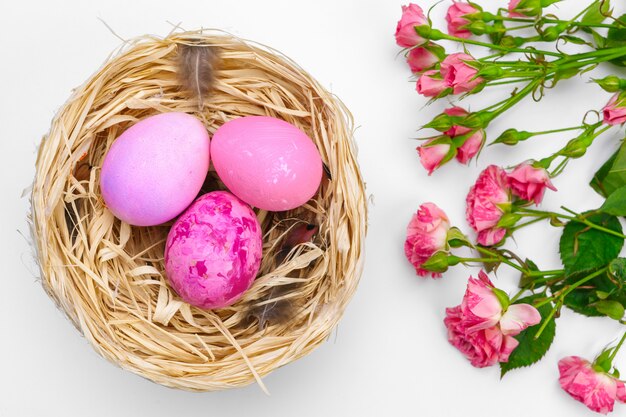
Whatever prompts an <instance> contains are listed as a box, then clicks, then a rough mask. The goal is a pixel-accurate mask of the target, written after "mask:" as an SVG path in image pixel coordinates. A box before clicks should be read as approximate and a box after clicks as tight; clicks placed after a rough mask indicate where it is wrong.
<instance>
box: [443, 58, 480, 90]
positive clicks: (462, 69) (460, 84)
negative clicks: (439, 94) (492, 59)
mask: <svg viewBox="0 0 626 417" xmlns="http://www.w3.org/2000/svg"><path fill="white" fill-rule="evenodd" d="M475 61H476V60H475V59H474V58H472V57H471V56H470V55H467V54H464V53H456V54H450V55H448V56H447V57H446V58H445V59H444V60H443V62H442V63H441V76H442V77H443V80H444V81H445V82H446V85H447V86H448V87H451V88H452V90H453V93H454V94H461V93H466V92H469V91H472V90H474V89H475V88H476V87H477V86H478V85H479V84H481V83H482V82H483V79H482V78H480V77H477V76H476V74H478V70H477V69H476V68H474V67H472V66H471V65H468V64H467V63H468V62H475Z"/></svg>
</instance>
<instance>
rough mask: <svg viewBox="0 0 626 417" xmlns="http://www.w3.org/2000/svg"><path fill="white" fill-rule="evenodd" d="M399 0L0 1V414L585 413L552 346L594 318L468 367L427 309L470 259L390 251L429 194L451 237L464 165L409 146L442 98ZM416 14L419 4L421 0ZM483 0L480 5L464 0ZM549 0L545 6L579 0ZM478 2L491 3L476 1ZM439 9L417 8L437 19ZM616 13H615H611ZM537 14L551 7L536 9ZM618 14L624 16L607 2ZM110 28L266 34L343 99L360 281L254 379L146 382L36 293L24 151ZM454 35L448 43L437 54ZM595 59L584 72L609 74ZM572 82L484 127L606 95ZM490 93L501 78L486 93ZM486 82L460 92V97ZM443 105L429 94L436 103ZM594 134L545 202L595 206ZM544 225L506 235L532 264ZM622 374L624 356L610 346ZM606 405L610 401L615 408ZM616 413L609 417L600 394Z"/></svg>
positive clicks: (537, 121)
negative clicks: (400, 36)
mask: <svg viewBox="0 0 626 417" xmlns="http://www.w3.org/2000/svg"><path fill="white" fill-rule="evenodd" d="M401 3H402V1H395V0H394V1H389V0H384V1H383V0H378V1H364V0H352V1H337V0H317V1H307V2H303V1H286V0H285V1H269V0H266V1H252V0H249V1H243V0H240V1H236V2H235V1H232V2H230V1H204V2H201V1H196V2H193V1H135V2H131V1H118V0H108V1H96V2H88V1H66V2H58V1H45V2H44V1H41V2H39V3H36V2H32V1H25V0H23V1H20V2H9V1H8V0H5V1H2V2H1V3H0V47H1V48H0V82H1V84H0V195H1V196H2V198H1V199H0V207H1V213H2V216H1V217H0V218H1V221H0V227H1V229H0V233H1V236H2V237H1V240H0V244H1V247H0V265H1V268H2V269H1V271H2V272H1V282H2V284H1V286H0V288H1V292H0V416H2V417H5V416H6V417H17V416H42V415H45V416H48V417H53V416H78V415H88V416H113V415H114V416H138V415H150V416H166V415H167V416H169V415H174V416H187V415H189V416H192V415H204V416H208V415H211V416H220V415H227V416H244V415H245V416H270V415H271V416H282V415H285V416H287V415H289V416H292V415H293V416H296V415H297V416H324V415H394V416H395V415H397V416H404V415H421V416H461V415H463V416H496V415H508V416H528V415H533V416H548V415H568V416H587V415H591V414H592V413H590V412H588V411H587V410H586V408H584V406H582V405H581V404H579V403H577V402H575V401H573V400H571V399H570V398H569V397H568V396H567V395H566V394H565V393H564V392H562V391H561V390H560V388H559V387H558V383H557V378H558V372H557V367H556V362H557V361H558V359H559V358H561V357H563V356H565V355H571V354H577V355H581V356H584V357H587V358H589V359H592V358H593V356H594V355H595V354H596V353H598V352H599V350H600V349H601V348H602V347H603V346H604V345H605V344H607V343H609V342H611V341H613V340H615V339H616V338H617V337H618V336H619V335H620V330H621V329H620V326H619V325H618V324H616V323H615V322H612V321H611V320H609V319H587V318H583V317H582V316H577V315H575V314H573V313H570V312H567V311H565V312H564V314H563V316H562V317H561V318H560V319H559V320H558V329H557V339H556V342H555V344H554V345H553V347H552V349H551V350H550V351H549V353H548V355H547V356H546V357H545V358H544V360H543V361H541V362H540V363H539V364H538V365H536V366H533V367H532V368H526V369H522V370H518V371H515V372H511V373H510V374H509V375H507V376H506V377H505V378H504V379H503V380H502V381H501V380H500V378H499V370H498V369H497V367H493V368H489V369H474V368H472V367H471V366H470V364H469V363H468V362H467V360H465V359H464V358H463V357H462V356H461V354H460V353H459V352H457V351H456V350H455V349H454V348H452V347H451V346H450V345H449V344H448V342H447V340H446V337H445V329H444V326H443V323H442V320H443V317H444V308H445V307H446V306H452V305H456V304H458V303H459V302H460V299H461V296H462V294H463V292H464V289H465V282H466V279H467V276H468V275H469V274H470V273H475V272H476V270H470V269H467V268H464V267H457V268H455V269H454V270H452V271H451V272H449V273H447V274H446V275H445V277H444V278H443V279H442V280H439V281H433V280H425V279H420V278H418V277H416V276H415V275H414V272H413V270H412V268H411V266H410V265H409V264H408V262H407V261H406V260H405V259H404V255H403V249H402V247H403V239H404V230H405V227H406V224H407V222H408V220H409V218H410V216H411V214H412V212H413V211H414V210H415V209H416V208H417V206H418V205H419V204H420V203H421V202H424V201H434V202H436V203H437V204H439V205H440V206H441V207H442V208H444V209H445V210H446V211H447V212H448V214H449V216H450V217H451V219H452V221H453V222H454V224H456V225H458V226H460V227H461V228H462V229H464V230H466V231H468V230H469V229H468V226H467V224H466V223H465V220H464V198H465V195H466V193H467V190H468V187H469V186H470V185H471V184H472V183H473V181H474V180H475V178H476V176H477V174H478V172H479V168H478V167H477V166H476V165H475V164H472V166H470V167H461V166H458V165H456V164H454V163H452V164H450V165H448V166H446V167H444V168H443V169H442V170H441V171H440V172H437V173H436V175H434V176H432V177H428V176H427V175H426V174H425V172H424V170H423V169H422V167H421V166H420V164H419V161H418V158H417V156H416V153H415V150H414V148H415V146H416V142H415V141H414V140H412V139H410V138H414V137H417V136H418V133H417V129H418V128H419V126H420V125H422V124H424V123H426V122H427V121H428V120H429V119H430V118H431V117H432V116H434V115H435V114H437V113H439V111H441V109H442V108H443V107H444V106H445V104H446V103H445V102H444V103H436V104H434V105H432V106H430V107H424V105H425V100H424V99H423V98H422V97H420V96H418V95H417V94H416V93H415V92H414V90H413V89H414V84H413V83H411V82H409V78H410V73H409V70H408V68H407V67H406V65H405V64H404V62H403V58H402V57H401V56H398V52H399V48H397V47H396V46H395V44H394V39H393V36H392V35H393V32H394V29H395V25H396V21H397V20H398V19H399V17H400V5H401ZM421 3H422V5H423V6H425V8H427V7H428V6H430V5H431V4H433V3H434V1H432V0H428V1H422V2H421ZM481 3H483V0H481ZM586 3H587V2H586V1H583V0H566V1H564V2H563V3H562V5H561V6H560V10H559V11H558V13H559V14H562V15H563V16H571V15H573V14H574V12H575V11H576V10H578V9H580V8H582V7H584V5H585V4H586ZM484 4H485V5H486V6H488V7H489V6H490V9H491V10H493V9H494V8H495V7H496V5H497V4H501V5H502V4H504V1H500V2H498V1H495V0H493V1H486V0H485V1H484ZM446 7H447V4H441V5H439V6H438V7H437V8H436V9H435V11H434V12H433V13H434V14H433V17H434V20H435V22H436V25H437V26H439V27H440V28H442V29H443V28H444V27H445V26H444V25H443V24H442V23H443V20H442V18H443V15H444V13H445V9H446ZM622 8H623V7H622ZM553 10H555V11H556V10H557V9H556V8H553ZM620 11H621V12H623V10H620ZM98 18H101V19H103V20H104V21H106V22H107V24H108V25H110V26H111V28H113V29H114V30H115V32H116V33H117V34H118V35H119V36H121V37H123V38H131V37H134V36H138V35H142V34H145V33H150V34H157V35H165V34H167V33H168V32H169V31H170V30H171V29H172V26H171V25H170V24H169V23H168V21H169V22H173V23H178V22H182V27H183V28H186V29H195V28H199V27H211V28H220V29H224V30H227V31H229V32H232V33H234V34H236V35H239V36H242V37H244V38H249V39H254V40H256V41H259V42H261V43H264V44H268V45H271V46H273V47H275V48H277V49H279V50H281V51H282V52H284V53H285V54H287V55H288V56H290V57H292V58H293V59H294V60H295V61H296V62H298V63H299V64H300V65H302V66H303V67H304V68H305V69H306V70H308V71H309V72H310V73H311V74H313V75H314V76H315V77H316V78H317V79H318V80H319V81H320V82H321V83H322V84H323V85H325V86H326V87H327V88H329V89H330V90H332V91H333V92H335V93H336V94H337V95H338V96H339V97H341V98H342V99H343V100H344V101H345V103H346V104H347V105H348V107H349V108H350V109H351V110H352V112H353V114H354V117H355V120H356V124H357V126H358V130H357V131H356V140H357V142H358V145H359V148H360V154H359V160H360V164H361V168H362V171H363V174H364V177H365V179H366V182H367V191H368V194H372V195H373V197H374V203H373V204H372V206H371V211H370V217H369V226H370V227H369V235H368V239H367V258H366V259H367V260H366V266H365V273H364V275H363V278H362V281H361V285H360V287H359V289H358V291H357V293H356V295H355V297H354V298H353V300H352V303H351V304H350V306H349V308H348V310H347V312H346V314H345V316H344V318H343V320H342V322H341V324H340V326H339V328H338V331H337V333H336V335H334V336H333V337H332V338H331V339H330V340H329V341H328V342H327V343H326V344H324V345H323V346H322V347H321V348H319V349H318V350H317V351H315V352H314V353H313V354H311V355H310V356H308V357H306V358H304V359H302V360H300V361H298V362H296V363H293V364H291V365H289V366H287V367H284V368H282V369H280V370H278V371H276V372H275V373H273V374H272V375H270V376H268V377H267V378H265V383H266V385H267V386H268V387H269V389H270V391H271V396H269V397H268V396H266V395H265V394H263V393H262V392H261V390H260V389H259V387H258V386H256V385H252V386H249V387H247V388H244V389H238V390H231V391H226V392H217V393H205V394H194V393H187V392H182V391H176V390H172V389H167V388H163V387H161V386H158V385H156V384H153V383H151V382H149V381H147V380H144V379H141V378H139V377H137V376H135V375H133V374H131V373H128V372H125V371H122V370H121V369H119V368H117V367H115V366H113V365H111V364H110V363H108V362H106V361H105V360H103V359H101V358H100V357H99V356H97V355H96V354H95V353H94V351H93V350H92V349H91V347H90V346H89V345H88V344H87V342H86V341H85V340H84V339H83V338H82V337H81V336H80V335H79V334H78V333H77V332H76V330H75V329H74V328H73V327H72V325H71V324H70V323H69V321H68V320H66V319H65V317H64V316H63V314H62V313H61V312H60V311H58V310H57V309H56V308H55V307H54V305H53V303H52V302H51V301H50V300H49V299H48V298H47V297H46V295H45V293H44V291H43V290H42V288H41V286H40V283H39V282H38V278H37V268H36V266H35V265H34V263H33V260H32V256H31V252H30V247H29V242H28V239H27V238H25V237H24V235H28V231H27V225H26V215H27V212H28V210H29V205H28V201H27V198H21V197H20V195H21V193H22V190H23V189H24V188H26V187H28V185H29V184H30V182H31V181H32V178H33V175H34V162H35V152H36V148H37V145H38V143H39V141H40V138H41V136H42V135H43V134H44V133H45V132H46V131H47V130H48V126H49V123H50V120H51V119H52V117H53V116H54V114H55V111H56V110H57V109H58V108H59V107H60V106H61V105H62V103H63V102H64V101H65V100H66V99H67V97H68V96H69V95H70V92H71V89H72V88H73V87H75V86H77V85H79V84H81V83H82V82H83V81H84V80H85V79H86V78H87V77H89V76H90V74H91V73H93V72H94V71H95V70H96V69H97V68H98V67H99V65H100V64H101V63H102V62H103V60H104V59H105V58H106V57H107V56H108V54H109V53H110V52H111V51H112V50H113V49H114V48H116V47H117V46H119V44H120V41H119V39H117V38H116V37H115V36H113V35H112V34H111V32H110V31H109V30H108V29H107V28H106V27H105V26H104V24H103V23H101V22H100V21H99V20H98ZM453 49H454V47H453V46H450V45H448V50H449V51H451V50H453ZM613 69H614V68H612V67H603V69H600V70H598V71H596V75H597V74H602V72H606V71H611V70H613ZM585 81H586V78H584V79H574V80H569V81H565V82H563V83H562V84H561V85H559V88H557V89H556V90H553V91H549V92H548V96H547V97H546V98H545V99H544V100H543V101H542V102H541V103H540V104H538V105H536V104H534V103H532V102H531V101H530V100H526V101H525V102H524V103H522V104H521V105H519V106H518V107H516V108H515V110H514V111H512V112H509V113H508V114H507V116H506V118H505V120H499V121H498V122H497V123H495V124H494V125H493V126H492V127H490V131H489V134H490V135H491V137H492V138H493V137H495V136H496V135H497V134H498V133H499V132H500V131H502V130H504V129H505V128H508V127H518V128H526V129H528V130H544V129H548V128H557V127H567V126H572V125H577V124H578V123H579V121H580V119H581V117H582V115H583V114H584V113H585V112H586V111H587V110H590V109H600V108H601V107H602V106H603V105H604V104H605V102H606V101H607V100H608V98H609V96H608V94H606V93H604V92H602V91H601V90H600V89H599V88H597V87H595V86H593V85H590V84H586V83H585ZM502 94H506V93H505V92H504V90H501V91H500V95H502ZM497 95H498V94H497V93H496V94H494V93H493V92H485V93H484V94H481V95H480V97H472V98H470V99H469V100H467V104H466V105H468V106H470V107H471V108H480V107H481V106H482V105H484V104H487V103H491V102H493V100H495V98H496V97H497ZM444 101H445V100H444ZM611 132H612V133H611V134H608V135H605V136H603V137H602V138H601V139H599V140H598V142H597V144H596V145H595V146H594V147H593V149H592V150H591V151H590V152H589V153H588V155H587V156H586V157H585V158H584V159H582V160H580V161H576V162H574V163H572V164H570V166H569V167H568V169H567V171H566V176H563V177H560V178H558V179H557V180H556V181H555V185H556V186H557V187H558V188H559V191H558V193H550V194H549V195H548V196H547V197H546V199H545V203H544V207H548V208H554V209H556V208H558V207H559V206H560V205H562V204H563V205H566V206H568V207H570V208H573V209H579V210H583V209H589V208H594V207H597V206H598V205H599V204H600V203H601V199H600V198H599V197H598V196H597V195H595V194H594V193H593V191H591V189H590V188H588V187H587V185H586V184H587V183H588V181H589V179H590V178H591V176H592V173H593V171H594V170H595V168H594V167H597V166H599V164H600V163H601V162H603V161H604V160H605V159H606V158H607V157H608V156H609V155H610V154H611V152H612V151H613V150H614V149H615V148H616V146H617V144H618V140H619V139H620V138H621V137H622V136H620V135H621V134H622V133H620V132H619V131H618V129H615V130H613V131H611ZM567 139H568V137H567V136H563V135H561V136H559V135H554V136H550V137H542V138H537V139H535V140H534V143H529V144H527V145H525V146H520V147H518V148H515V149H512V148H506V147H491V148H488V149H487V150H486V151H485V152H484V153H483V155H482V156H481V159H480V161H479V166H480V167H484V166H485V165H486V164H487V163H488V162H495V163H499V164H503V165H510V164H513V163H516V162H520V161H521V160H523V159H526V158H530V157H542V156H546V155H548V154H549V150H550V149H557V148H559V147H560V146H561V145H562V144H564V143H565V142H566V140H567ZM557 245H558V231H555V230H553V229H552V230H551V229H550V228H549V227H548V226H547V225H545V224H542V225H539V226H537V227H533V228H529V229H528V230H524V231H523V232H522V233H519V235H518V236H517V238H516V242H513V241H511V242H509V247H510V248H511V249H513V250H516V251H518V252H519V253H520V254H521V255H523V256H528V257H530V258H532V259H534V260H535V261H536V262H537V263H538V264H539V265H540V267H542V268H543V269H552V268H558V267H559V263H558V257H557ZM516 279H517V277H516V275H515V274H513V273H512V272H510V271H508V270H505V269H504V268H503V269H502V270H501V272H500V274H499V276H498V277H497V278H495V277H494V280H495V282H496V285H498V286H500V287H502V288H504V289H506V290H508V291H513V290H514V286H515V282H516ZM618 364H619V365H621V366H622V368H624V372H626V352H622V354H621V356H620V357H619V358H618ZM620 407H621V408H620ZM615 415H626V406H624V405H622V406H617V408H616V412H615Z"/></svg>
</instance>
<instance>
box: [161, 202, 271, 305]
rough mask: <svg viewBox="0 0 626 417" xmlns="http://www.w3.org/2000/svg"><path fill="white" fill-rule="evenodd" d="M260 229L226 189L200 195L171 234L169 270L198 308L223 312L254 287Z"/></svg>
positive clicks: (174, 282)
mask: <svg viewBox="0 0 626 417" xmlns="http://www.w3.org/2000/svg"><path fill="white" fill-rule="evenodd" d="M262 249H263V241H262V234H261V225H260V224H259V222H258V220H257V218H256V216H255V214H254V212H253V211H252V209H251V208H250V206H248V205H247V204H246V203H244V202H243V201H241V200H240V199H238V198H237V197H235V196H234V195H232V194H231V193H229V192H226V191H214V192H211V193H208V194H205V195H203V196H201V197H199V198H198V199H197V200H196V201H195V202H194V203H193V204H192V205H191V206H190V207H189V208H188V209H187V210H186V211H185V212H184V213H183V214H182V215H181V216H180V217H179V218H178V220H176V222H175V223H174V225H173V226H172V229H171V230H170V232H169V234H168V236H167V241H166V244H165V272H166V273H167V278H168V280H169V282H170V285H171V286H172V288H174V290H175V291H176V292H177V293H178V295H179V296H180V297H181V298H182V299H183V300H184V301H186V302H188V303H189V304H192V305H194V306H197V307H200V308H204V309H213V308H223V307H227V306H229V305H231V304H233V303H234V302H235V301H237V300H238V299H239V298H241V296H242V295H243V293H244V292H245V291H246V290H247V289H248V288H250V285H252V282H253V281H254V278H255V277H256V274H257V272H258V271H259V267H260V265H261V255H262Z"/></svg>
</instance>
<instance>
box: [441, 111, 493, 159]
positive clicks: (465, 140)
mask: <svg viewBox="0 0 626 417" xmlns="http://www.w3.org/2000/svg"><path fill="white" fill-rule="evenodd" d="M444 112H445V113H446V114H447V115H448V116H451V117H465V116H467V115H468V114H469V112H467V111H466V110H465V109H463V108H462V107H451V108H449V109H446V110H444ZM445 133H446V135H448V136H450V137H451V138H452V139H453V142H454V143H455V144H456V145H457V146H456V147H457V154H456V159H457V161H459V162H460V163H462V164H467V163H468V162H469V161H470V160H471V159H472V158H473V157H474V156H476V154H477V153H478V152H480V150H481V149H482V147H483V145H484V144H485V131H484V130H483V129H470V128H468V127H465V126H460V125H453V126H452V127H451V128H450V129H449V130H448V131H446V132H445ZM455 138H458V139H457V140H454V139H455ZM459 139H460V140H459ZM457 142H459V143H457Z"/></svg>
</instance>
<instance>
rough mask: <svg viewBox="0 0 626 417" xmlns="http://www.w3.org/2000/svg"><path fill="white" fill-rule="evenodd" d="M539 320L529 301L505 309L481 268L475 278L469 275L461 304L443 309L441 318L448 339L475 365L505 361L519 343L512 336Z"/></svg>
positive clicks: (539, 316) (480, 366) (489, 364)
mask: <svg viewBox="0 0 626 417" xmlns="http://www.w3.org/2000/svg"><path fill="white" fill-rule="evenodd" d="M540 321H541V315H540V314H539V312H538V311H537V309H536V308H535V307H533V306H531V305H529V304H512V305H510V306H508V308H507V309H506V311H505V310H504V309H503V307H502V304H500V301H499V300H498V297H496V295H495V293H494V286H493V284H492V283H491V281H490V280H489V277H487V274H485V273H484V272H483V271H480V273H479V275H478V279H476V278H472V277H470V279H469V281H468V283H467V290H466V292H465V295H464V296H463V301H462V302H461V305H459V306H456V307H453V308H448V309H446V318H445V319H444V323H445V325H446V327H447V329H448V341H449V342H450V343H451V344H452V345H453V346H454V347H456V348H457V349H458V350H459V351H461V353H463V355H465V357H466V358H468V359H469V360H470V362H471V364H472V365H473V366H475V367H478V368H482V367H485V366H491V365H494V364H496V363H498V362H507V361H508V360H509V355H510V354H511V352H513V350H514V349H515V348H516V347H517V345H518V344H519V342H518V341H517V340H516V339H515V338H514V337H513V336H516V335H518V334H519V333H520V332H521V331H522V330H524V329H526V328H527V327H529V326H534V325H535V324H537V323H539V322H540Z"/></svg>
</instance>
